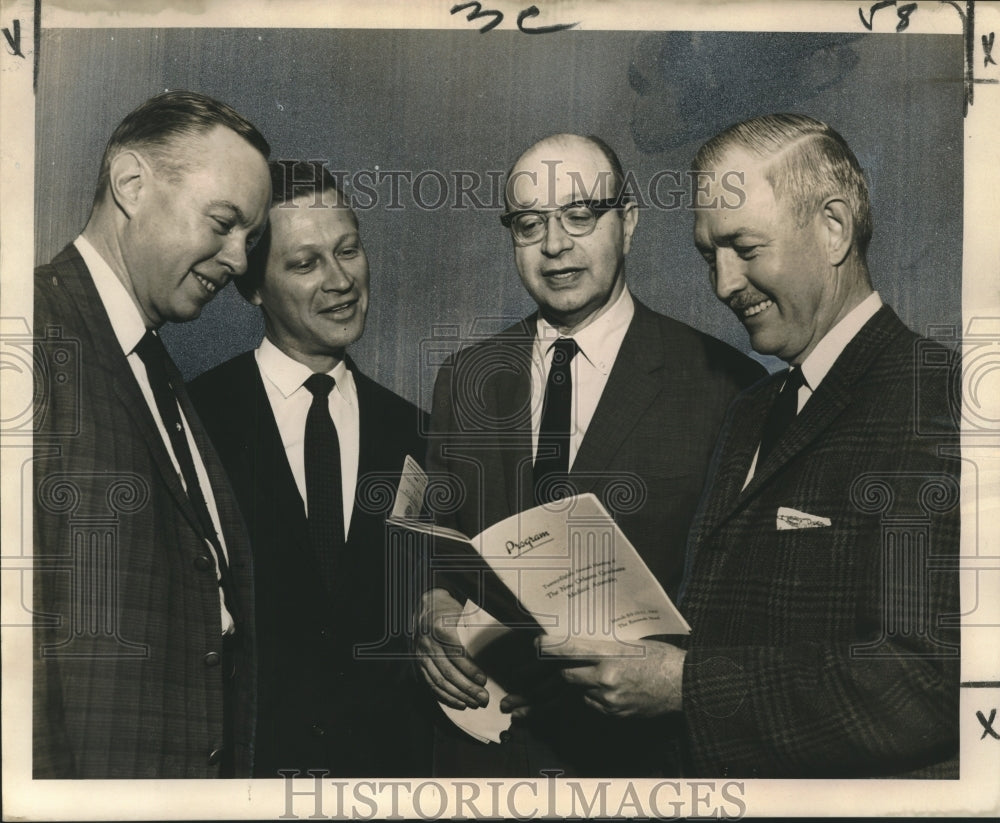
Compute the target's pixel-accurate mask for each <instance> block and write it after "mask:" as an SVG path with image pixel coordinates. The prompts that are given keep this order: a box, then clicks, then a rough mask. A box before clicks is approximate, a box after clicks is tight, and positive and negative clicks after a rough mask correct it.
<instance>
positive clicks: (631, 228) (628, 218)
mask: <svg viewBox="0 0 1000 823" xmlns="http://www.w3.org/2000/svg"><path fill="white" fill-rule="evenodd" d="M622 223H623V228H624V237H623V239H622V248H623V250H624V253H625V254H628V253H629V249H631V248H632V235H633V234H634V233H635V227H636V226H637V225H638V224H639V207H638V206H637V205H636V204H635V202H634V201H633V202H631V203H626V204H625V205H624V206H623V207H622Z"/></svg>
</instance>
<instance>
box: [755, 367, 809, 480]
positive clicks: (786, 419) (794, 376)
mask: <svg viewBox="0 0 1000 823" xmlns="http://www.w3.org/2000/svg"><path fill="white" fill-rule="evenodd" d="M805 382H806V381H805V379H804V378H803V377H802V369H800V368H797V367H795V366H793V367H792V368H791V369H789V370H788V375H787V376H786V377H785V385H784V386H782V387H781V391H780V392H778V396H777V397H776V398H775V400H774V405H773V406H771V411H770V412H769V413H768V415H767V420H766V421H764V431H763V432H762V434H761V437H760V452H759V454H758V455H757V465H758V466H759V465H760V464H761V463H763V462H764V458H765V457H767V455H768V454H769V453H770V452H771V450H772V449H774V446H775V444H776V443H777V442H778V440H780V439H781V435H783V434H784V433H785V430H786V429H787V428H788V427H789V426H790V425H791V423H792V421H793V420H794V419H795V414H796V412H797V410H798V404H799V388H800V387H802V386H804V385H805Z"/></svg>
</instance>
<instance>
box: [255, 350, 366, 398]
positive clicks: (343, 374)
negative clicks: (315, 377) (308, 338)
mask: <svg viewBox="0 0 1000 823" xmlns="http://www.w3.org/2000/svg"><path fill="white" fill-rule="evenodd" d="M257 365H258V366H259V367H260V371H261V374H262V375H264V377H265V378H266V379H267V380H268V381H270V382H271V383H272V384H274V386H275V388H277V389H278V391H279V392H281V396H282V397H284V398H285V399H286V400H287V399H288V398H289V397H291V396H292V395H293V394H294V393H295V392H297V391H298V390H299V389H301V388H302V384H303V383H305V382H306V380H308V379H309V377H310V375H312V374H313V370H312V369H310V368H309V367H308V366H307V365H305V364H304V363H300V362H299V361H298V360H295V359H293V358H291V357H289V356H288V355H287V354H285V353H284V352H283V351H282V350H281V349H279V348H278V347H277V346H275V345H274V343H272V342H271V341H270V340H268V339H267V338H266V337H265V338H264V339H263V340H262V341H261V343H260V346H259V347H258V348H257ZM327 374H328V375H330V377H332V378H333V379H334V381H335V382H336V384H337V385H336V387H335V388H334V391H337V392H340V394H341V395H342V396H343V398H344V400H346V401H347V402H348V403H352V404H353V402H354V398H355V397H356V396H357V388H356V387H355V385H354V376H353V375H352V374H351V370H350V369H348V368H347V359H346V358H345V359H343V360H341V361H340V362H339V363H338V364H337V365H336V366H334V367H333V368H332V369H331V370H330V371H328V372H327Z"/></svg>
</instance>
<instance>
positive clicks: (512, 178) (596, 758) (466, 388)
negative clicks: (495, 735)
mask: <svg viewBox="0 0 1000 823" xmlns="http://www.w3.org/2000/svg"><path fill="white" fill-rule="evenodd" d="M623 181H624V174H623V171H622V167H621V163H620V161H619V160H618V158H617V156H616V155H615V153H614V152H613V151H612V150H611V149H610V148H609V147H608V146H607V145H606V144H604V143H603V142H602V141H600V140H598V139H596V138H591V137H586V138H585V137H580V136H576V135H555V136H552V137H549V138H546V139H544V140H542V141H541V142H539V143H537V144H536V145H534V146H532V147H531V148H530V149H528V151H526V152H525V153H524V154H523V155H522V156H521V157H520V158H519V159H518V160H517V161H516V162H515V164H514V166H513V167H512V169H511V171H510V173H509V175H508V183H507V188H506V196H507V206H508V211H507V213H506V214H505V215H504V217H503V222H504V224H505V225H506V226H508V227H509V228H510V230H511V234H512V239H513V244H514V257H515V262H516V264H517V268H518V271H519V273H520V276H521V280H522V282H523V284H524V286H525V288H526V289H527V290H528V292H529V293H530V294H531V296H532V297H533V298H534V300H535V302H536V303H537V304H538V308H539V310H538V313H537V314H536V315H532V316H531V317H529V318H527V319H526V320H524V321H522V322H521V323H518V324H517V325H515V326H513V327H511V328H509V329H507V330H506V331H504V332H502V333H501V334H499V335H497V336H496V337H493V338H491V339H489V340H486V341H483V342H481V343H478V344H476V345H473V346H471V347H469V348H467V349H465V350H463V351H461V352H460V353H459V354H458V356H457V357H456V358H454V359H453V360H452V361H450V362H449V363H448V364H446V365H445V366H444V367H443V368H442V369H441V371H440V373H439V375H438V378H437V383H436V386H435V394H434V410H433V413H432V441H431V444H430V452H429V454H430V455H431V459H430V461H429V462H430V463H431V466H432V468H433V469H435V470H437V471H442V472H445V473H447V475H448V476H450V477H452V478H454V479H455V481H456V482H457V487H458V488H459V489H460V495H459V497H458V499H460V500H461V501H462V502H461V505H460V506H459V507H458V509H457V511H455V512H454V513H453V514H452V515H451V516H450V518H449V521H450V522H449V524H450V525H455V526H456V527H457V528H458V529H460V530H461V531H462V532H464V533H465V534H468V535H470V536H471V535H474V534H476V533H478V532H479V531H480V530H482V529H484V528H486V527H488V526H490V525H492V524H493V523H496V522H498V521H500V520H502V519H504V518H506V517H508V516H510V515H512V514H515V513H517V512H519V511H523V510H525V509H528V508H531V507H532V506H534V505H535V504H536V502H544V501H545V499H547V498H546V491H547V490H546V485H547V484H549V487H550V488H555V487H558V486H561V485H566V484H567V483H568V484H569V485H570V486H571V487H572V489H573V491H575V492H579V493H584V492H594V493H595V494H597V496H598V497H599V499H601V500H602V502H603V503H604V505H605V507H606V508H607V509H608V510H609V511H610V512H611V513H612V514H613V515H614V516H615V518H616V520H617V522H618V524H619V525H620V526H621V528H622V530H623V532H624V533H625V535H626V536H627V537H628V538H629V540H630V541H631V542H632V543H633V544H634V545H635V547H636V549H637V550H638V552H639V554H640V555H641V556H642V558H643V560H644V561H645V562H646V564H647V565H648V566H649V568H650V569H651V570H652V572H653V573H654V575H655V576H656V577H657V579H658V580H659V581H660V583H661V584H662V585H663V587H664V589H665V590H666V591H667V592H668V593H669V594H675V593H676V590H677V585H678V582H679V580H680V577H681V572H682V569H683V565H684V545H685V540H686V536H687V530H688V525H689V524H690V522H691V518H692V516H693V514H694V509H695V505H696V503H697V500H698V496H699V494H700V492H701V489H702V484H703V482H704V478H705V471H706V467H707V465H708V462H709V458H710V456H711V453H712V447H713V445H714V443H715V438H716V435H717V433H718V430H719V427H720V426H721V424H722V419H723V415H724V413H725V409H726V407H727V406H728V405H729V403H730V402H731V401H732V399H733V398H734V397H735V396H736V394H737V392H738V391H739V390H740V389H742V388H744V387H745V386H747V385H749V384H750V383H753V382H754V381H755V380H757V379H759V378H760V377H761V376H762V375H763V374H764V371H763V369H762V368H761V367H760V366H759V365H757V364H756V363H754V362H753V361H751V360H749V359H748V358H747V357H745V356H744V355H742V354H740V353H738V352H736V351H735V350H733V349H731V348H730V347H728V346H726V345H725V344H723V343H721V342H719V341H718V340H715V339H713V338H710V337H708V336H706V335H703V334H700V333H699V332H696V331H694V330H693V329H691V328H689V327H687V326H685V325H683V324H681V323H679V322H677V321H675V320H672V319H670V318H668V317H664V316H662V315H660V314H657V313H655V312H653V311H651V310H650V309H648V308H646V307H645V306H643V305H642V304H641V303H639V302H638V301H637V300H635V299H634V298H633V297H632V296H631V294H630V293H629V290H628V288H627V286H626V284H625V271H624V267H625V256H626V254H627V253H628V251H629V248H630V246H631V242H632V236H633V233H634V231H635V228H636V224H637V222H638V210H637V207H636V203H635V202H634V200H633V199H632V198H631V197H630V196H629V195H628V193H627V192H626V191H624V190H623ZM567 346H568V347H569V349H568V352H569V356H568V357H567V356H566V354H565V353H564V352H565V351H567V350H566V349H565V348H564V347H567ZM567 361H568V365H567ZM560 368H561V369H563V370H564V371H563V372H562V374H559V369H560ZM567 381H568V383H569V386H570V390H569V391H568V392H565V391H564V395H563V397H564V400H563V402H564V407H563V411H564V413H565V420H564V422H563V423H562V424H561V425H560V426H556V427H553V426H551V425H550V421H551V418H550V411H551V410H552V409H555V408H557V407H558V406H559V405H560V401H558V400H556V399H554V398H555V397H557V396H559V394H560V389H563V390H565V388H566V386H567ZM547 421H549V422H547ZM553 460H554V462H553ZM463 595H466V596H472V597H475V595H476V593H475V592H458V591H450V592H449V591H448V590H446V589H445V588H435V589H432V590H431V591H429V592H428V593H427V594H426V595H425V596H424V598H423V601H422V608H421V613H420V615H419V621H418V623H419V627H420V631H421V633H420V635H419V637H418V641H417V650H418V654H419V657H420V665H421V668H422V671H423V674H424V677H425V679H426V681H427V683H428V684H429V686H430V688H431V690H432V692H433V693H434V695H435V697H437V698H438V699H439V700H440V701H442V702H443V703H445V704H446V705H449V706H451V707H454V708H458V709H461V708H463V707H468V708H471V709H475V708H476V707H478V706H483V705H485V704H486V703H487V697H488V696H487V694H486V692H485V690H484V689H483V688H482V685H483V684H484V682H485V679H484V675H483V672H482V671H481V670H480V669H479V667H478V666H476V665H475V663H474V662H472V660H470V659H468V658H466V657H464V656H462V647H461V644H460V643H459V642H458V638H457V635H456V633H455V630H454V629H452V628H449V627H448V625H447V622H448V620H449V619H453V618H454V615H455V614H456V612H459V611H460V610H461V608H462V605H461V604H460V602H459V599H458V598H461V597H462V596H463ZM583 697H584V695H583V694H581V693H580V692H578V691H576V690H570V689H565V688H564V689H562V690H561V692H560V693H559V694H558V695H557V696H556V698H555V699H554V700H550V701H548V702H546V703H545V704H544V705H535V706H533V707H531V706H528V705H525V696H524V695H521V696H518V697H515V696H513V695H511V696H509V697H508V698H506V699H505V700H504V702H503V703H502V704H501V707H502V708H503V709H504V710H505V711H512V712H513V714H514V720H513V725H512V727H511V731H510V735H509V739H508V740H507V741H506V742H503V743H500V744H488V745H484V744H480V743H477V742H474V741H472V740H471V739H467V738H465V737H464V736H463V735H462V733H461V732H458V731H456V730H454V729H452V728H451V727H450V726H449V725H447V724H446V723H442V724H440V726H441V727H440V728H439V729H438V732H437V741H436V742H437V746H436V752H435V769H436V772H437V773H438V774H442V775H455V774H460V775H490V774H502V775H521V776H534V777H538V776H539V775H540V770H541V769H546V768H558V769H562V770H563V771H564V772H565V773H567V774H578V775H602V776H609V775H632V776H650V775H658V774H663V773H664V772H669V770H670V768H671V767H670V766H669V765H668V764H669V762H670V751H669V749H670V745H671V742H672V740H673V734H672V732H671V730H670V729H669V728H667V727H666V726H665V725H660V724H656V723H652V724H651V723H645V722H632V721H624V720H618V719H611V720H608V719H606V718H603V717H602V715H600V714H599V713H598V712H595V711H593V710H592V709H590V708H588V707H586V706H585V705H584V703H583Z"/></svg>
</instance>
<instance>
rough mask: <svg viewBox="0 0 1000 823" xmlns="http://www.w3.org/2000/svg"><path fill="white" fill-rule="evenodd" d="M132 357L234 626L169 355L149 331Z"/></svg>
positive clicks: (224, 567) (228, 581) (227, 581)
mask: <svg viewBox="0 0 1000 823" xmlns="http://www.w3.org/2000/svg"><path fill="white" fill-rule="evenodd" d="M135 352H136V354H138V355H139V359H140V360H142V363H143V365H144V366H145V367H146V375H147V377H148V378H149V385H150V387H151V388H152V389H153V398H154V399H155V400H156V408H157V410H158V411H159V412H160V419H161V420H162V421H163V426H164V428H165V429H166V430H167V435H168V436H169V438H170V445H171V446H172V447H173V450H174V457H176V458H177V463H178V464H179V465H180V467H181V476H182V477H183V478H184V485H185V486H186V487H187V496H188V500H190V501H191V506H192V507H193V508H194V511H195V515H196V516H197V518H198V523H199V524H200V526H201V531H202V537H203V538H204V539H206V540H208V542H209V543H210V544H211V546H212V551H213V552H214V553H215V559H216V563H217V564H218V569H219V576H220V582H221V584H222V591H223V593H224V594H225V595H226V608H227V609H228V610H229V615H230V617H232V618H233V622H234V623H236V622H238V621H237V616H236V609H235V606H236V604H235V600H234V597H233V595H232V594H231V592H232V591H233V588H232V578H231V577H230V574H229V564H228V563H227V562H226V555H225V553H224V552H223V551H222V543H221V542H220V540H219V535H218V534H217V533H216V531H215V524H214V523H213V522H212V517H211V515H210V514H209V513H208V504H207V503H206V502H205V495H204V493H203V492H202V489H201V484H200V483H199V482H198V473H197V471H196V470H195V467H194V458H193V457H192V456H191V448H190V446H189V445H188V439H187V435H186V434H185V432H184V423H183V421H182V419H181V414H180V409H178V407H177V393H176V391H175V390H174V383H173V378H172V377H171V375H170V372H169V370H168V366H167V364H168V363H171V362H172V361H170V355H169V354H167V350H166V348H165V347H164V345H163V341H162V340H160V337H159V335H157V334H156V333H155V332H153V331H152V330H147V332H146V333H145V334H144V335H143V336H142V340H140V341H139V345H137V346H136V347H135Z"/></svg>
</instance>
